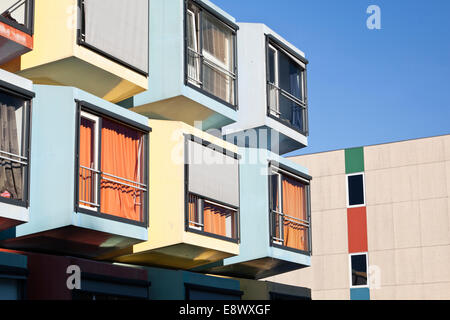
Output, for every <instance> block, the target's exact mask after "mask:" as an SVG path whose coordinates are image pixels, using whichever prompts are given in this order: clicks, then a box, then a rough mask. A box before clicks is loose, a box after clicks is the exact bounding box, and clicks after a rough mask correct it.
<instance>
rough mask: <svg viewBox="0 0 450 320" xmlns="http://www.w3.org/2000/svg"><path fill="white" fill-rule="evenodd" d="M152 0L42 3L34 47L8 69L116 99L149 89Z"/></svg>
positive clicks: (37, 11)
mask: <svg viewBox="0 0 450 320" xmlns="http://www.w3.org/2000/svg"><path fill="white" fill-rule="evenodd" d="M148 3H149V2H148V1H147V0H136V1H132V2H131V3H130V2H128V1H127V2H124V1H107V2H106V1H95V0H82V1H81V0H61V1H57V2H55V1H52V0H40V1H36V3H35V17H36V20H35V25H34V38H35V46H34V49H33V51H32V52H29V53H27V54H25V55H23V56H21V57H18V58H16V59H14V60H13V61H10V62H9V63H7V64H6V65H4V66H3V68H5V69H6V70H8V71H10V72H14V73H18V74H20V75H21V76H23V77H25V78H28V79H30V80H32V81H33V82H34V83H35V84H44V85H59V86H69V87H76V88H80V89H82V90H84V91H86V92H89V93H91V94H94V95H96V96H98V97H101V98H103V99H104V100H107V101H110V102H114V103H115V102H119V101H121V100H124V99H127V98H129V97H131V96H133V95H135V94H138V93H140V92H143V91H145V90H147V89H148V73H149V70H148V40H149V38H148V31H149V29H148V12H149V8H148ZM119 44H120V45H119ZM137 52H138V53H139V54H136V53H137Z"/></svg>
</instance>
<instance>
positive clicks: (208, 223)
mask: <svg viewBox="0 0 450 320" xmlns="http://www.w3.org/2000/svg"><path fill="white" fill-rule="evenodd" d="M229 215H230V211H229V210H227V209H224V208H221V207H218V206H215V205H212V204H210V203H207V202H205V205H204V224H205V227H204V231H205V232H209V233H213V234H216V235H219V236H223V237H226V236H227V229H226V219H227V216H229ZM232 223H233V222H232Z"/></svg>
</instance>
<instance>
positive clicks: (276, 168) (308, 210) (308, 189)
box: [268, 161, 312, 256]
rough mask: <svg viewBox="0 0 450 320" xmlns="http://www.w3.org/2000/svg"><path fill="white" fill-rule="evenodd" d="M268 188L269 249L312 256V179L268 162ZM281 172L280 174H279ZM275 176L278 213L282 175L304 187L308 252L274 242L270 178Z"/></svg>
mask: <svg viewBox="0 0 450 320" xmlns="http://www.w3.org/2000/svg"><path fill="white" fill-rule="evenodd" d="M268 168H269V169H268V180H269V181H268V186H269V188H268V189H269V192H268V194H269V232H270V240H269V241H270V243H269V244H270V246H271V247H275V248H279V249H283V250H287V251H292V252H295V253H301V254H305V255H308V256H311V255H312V242H311V240H312V233H311V230H312V223H311V180H312V177H311V176H309V175H306V174H297V173H294V172H292V171H291V170H289V168H287V167H285V166H284V165H282V164H281V163H275V162H272V161H270V162H269V166H268ZM280 171H281V172H280ZM274 174H276V175H277V176H278V180H277V181H278V186H279V189H280V191H281V192H279V193H278V197H279V199H278V201H279V204H280V205H279V206H280V210H281V211H280V212H281V213H283V201H282V199H283V184H282V183H281V181H282V180H281V179H282V176H283V174H284V175H287V176H290V177H291V178H293V179H296V180H298V181H300V182H301V183H303V184H304V185H305V199H306V204H305V206H306V215H307V217H308V222H309V227H308V250H307V251H305V250H300V249H296V248H292V247H288V246H286V245H284V244H283V243H281V244H280V242H281V241H274V240H275V239H274V231H275V226H274V225H273V221H274V219H273V214H274V210H273V209H272V208H273V203H272V201H273V199H272V196H273V184H272V177H273V175H274ZM282 220H283V219H282ZM283 226H284V224H281V227H280V230H281V236H282V238H283V240H284V228H283Z"/></svg>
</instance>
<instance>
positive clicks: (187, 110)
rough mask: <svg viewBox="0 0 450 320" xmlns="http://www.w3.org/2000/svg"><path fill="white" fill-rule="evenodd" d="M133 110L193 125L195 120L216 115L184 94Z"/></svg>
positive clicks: (133, 109)
mask: <svg viewBox="0 0 450 320" xmlns="http://www.w3.org/2000/svg"><path fill="white" fill-rule="evenodd" d="M180 106H182V108H180ZM131 110H132V111H134V112H137V113H139V114H142V115H144V116H146V117H149V118H152V119H162V120H175V121H183V122H185V123H187V124H189V125H191V126H193V125H194V124H195V123H194V122H195V121H199V120H206V119H208V118H209V117H211V116H212V115H214V111H212V110H211V109H209V108H206V107H205V106H203V105H202V104H200V103H198V102H195V101H193V100H191V99H188V98H186V97H184V96H178V97H174V98H170V99H166V100H161V101H157V102H153V103H148V104H144V105H142V106H139V107H135V108H132V109H131Z"/></svg>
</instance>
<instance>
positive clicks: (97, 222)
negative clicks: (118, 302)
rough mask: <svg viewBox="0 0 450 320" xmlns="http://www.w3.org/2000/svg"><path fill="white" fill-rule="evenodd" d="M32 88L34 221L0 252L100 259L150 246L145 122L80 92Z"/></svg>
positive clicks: (9, 236)
mask: <svg viewBox="0 0 450 320" xmlns="http://www.w3.org/2000/svg"><path fill="white" fill-rule="evenodd" d="M34 87H35V90H36V98H35V99H34V100H33V111H34V112H33V116H32V123H33V126H32V131H31V135H32V137H33V139H32V143H31V150H32V151H31V159H33V165H32V167H31V170H30V181H31V184H30V191H29V199H30V200H29V212H30V213H29V214H30V216H33V219H30V221H29V222H28V223H26V224H22V225H20V226H17V227H14V228H12V229H9V230H7V231H5V234H3V235H2V238H3V239H5V238H6V239H5V240H4V241H3V242H2V245H3V246H4V247H7V248H10V249H17V250H36V251H49V252H56V253H60V254H73V255H78V256H82V257H97V256H98V255H101V254H104V253H106V252H109V251H113V250H117V249H121V248H124V247H128V246H130V245H132V244H135V243H138V242H142V241H144V240H147V235H148V232H147V224H148V202H147V200H146V199H148V192H149V191H148V173H147V171H146V167H145V166H144V165H143V164H144V163H146V161H147V159H148V152H149V150H148V148H149V145H148V135H149V131H150V128H149V127H148V126H147V124H148V122H147V119H146V118H144V117H142V116H139V115H137V114H135V113H132V112H130V111H128V110H124V109H123V108H120V107H118V106H117V105H114V104H112V103H109V102H106V101H104V100H102V99H100V98H98V97H95V96H92V95H90V94H88V93H86V92H83V91H81V90H79V89H75V88H70V87H55V86H42V85H35V86H34ZM54 119H57V121H55V120H54Z"/></svg>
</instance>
